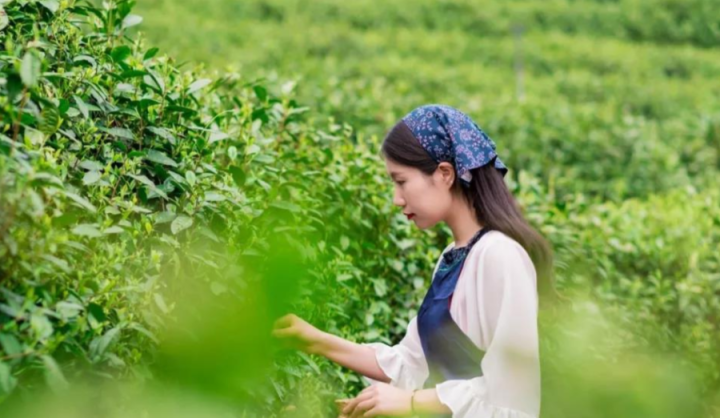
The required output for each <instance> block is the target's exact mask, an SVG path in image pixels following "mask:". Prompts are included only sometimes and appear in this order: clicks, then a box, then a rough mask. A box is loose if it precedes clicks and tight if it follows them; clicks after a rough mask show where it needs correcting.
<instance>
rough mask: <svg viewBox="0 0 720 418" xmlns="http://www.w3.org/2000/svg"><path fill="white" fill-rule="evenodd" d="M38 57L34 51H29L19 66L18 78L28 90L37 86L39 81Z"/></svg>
mask: <svg viewBox="0 0 720 418" xmlns="http://www.w3.org/2000/svg"><path fill="white" fill-rule="evenodd" d="M41 65H42V63H41V62H40V57H39V56H38V54H37V52H35V50H33V49H31V50H29V51H27V52H26V53H25V55H24V56H23V59H22V63H21V64H20V78H21V79H22V82H23V84H25V86H27V87H28V88H33V87H35V86H37V83H38V80H39V79H40V67H41Z"/></svg>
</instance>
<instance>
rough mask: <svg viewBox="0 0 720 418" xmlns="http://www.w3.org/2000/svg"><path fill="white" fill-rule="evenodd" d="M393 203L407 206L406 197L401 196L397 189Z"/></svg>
mask: <svg viewBox="0 0 720 418" xmlns="http://www.w3.org/2000/svg"><path fill="white" fill-rule="evenodd" d="M393 204H394V205H396V206H405V199H403V198H402V196H400V193H398V192H397V190H395V194H394V195H393Z"/></svg>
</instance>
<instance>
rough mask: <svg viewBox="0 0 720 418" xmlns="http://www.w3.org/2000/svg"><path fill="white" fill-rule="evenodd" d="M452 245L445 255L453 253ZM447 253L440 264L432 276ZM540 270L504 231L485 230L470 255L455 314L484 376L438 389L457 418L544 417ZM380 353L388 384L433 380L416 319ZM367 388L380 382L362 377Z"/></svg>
mask: <svg viewBox="0 0 720 418" xmlns="http://www.w3.org/2000/svg"><path fill="white" fill-rule="evenodd" d="M453 246H454V243H450V245H448V246H447V247H445V249H444V250H443V254H444V253H445V252H446V251H448V250H449V249H451V248H452V247H453ZM441 259H442V255H441V256H440V258H439V259H438V261H437V263H436V264H435V270H434V271H433V277H434V276H435V272H436V271H437V269H438V266H439V265H440V260H441ZM536 282H537V275H536V271H535V266H534V265H533V263H532V260H531V259H530V256H529V255H528V253H527V252H526V251H525V249H524V248H523V247H522V246H521V245H520V244H519V243H518V242H517V241H515V240H514V239H513V238H511V237H510V236H508V235H506V234H504V233H503V232H500V231H496V230H491V231H488V232H487V233H486V234H485V235H484V236H483V237H481V238H480V240H479V241H478V242H476V243H475V245H474V246H473V247H472V248H471V249H470V252H469V253H468V255H467V258H466V260H465V264H464V265H463V268H462V271H461V272H460V276H459V278H458V282H457V285H456V288H455V292H454V295H453V299H452V303H451V306H450V316H451V317H452V318H453V320H455V322H456V323H457V325H458V326H459V327H460V329H461V330H462V331H463V332H464V333H465V334H467V335H468V337H470V339H471V340H472V341H473V342H474V343H475V345H477V346H478V348H480V349H481V350H483V351H485V356H484V357H483V359H482V362H481V367H482V372H483V375H482V376H480V377H475V378H471V379H458V380H447V381H445V382H442V383H439V384H437V385H436V386H435V389H436V390H437V395H438V398H439V399H440V402H442V403H443V404H445V405H447V406H448V407H449V408H450V410H452V417H453V418H490V417H493V418H537V417H538V416H539V415H540V358H539V357H540V356H539V345H538V326H537V317H538V303H539V301H538V296H537V283H536ZM362 345H367V346H371V347H373V348H374V349H375V355H376V358H377V361H378V365H379V366H380V368H381V369H382V370H383V371H384V372H385V374H386V375H387V376H388V377H389V378H390V379H391V382H390V385H392V386H396V387H400V388H403V389H409V390H412V389H422V387H423V384H424V383H425V380H426V379H427V378H428V376H429V371H428V366H427V362H426V360H425V355H424V352H423V349H422V346H421V344H420V336H419V334H418V329H417V315H416V316H414V317H413V318H412V319H411V320H410V322H409V324H408V328H407V333H406V334H405V337H404V338H403V339H402V341H400V342H399V343H398V344H396V345H394V346H389V345H387V344H384V343H380V342H372V343H363V344H362ZM363 379H365V380H366V381H367V382H368V383H369V384H371V385H372V384H376V383H378V382H379V381H377V380H374V379H371V378H369V377H366V376H363Z"/></svg>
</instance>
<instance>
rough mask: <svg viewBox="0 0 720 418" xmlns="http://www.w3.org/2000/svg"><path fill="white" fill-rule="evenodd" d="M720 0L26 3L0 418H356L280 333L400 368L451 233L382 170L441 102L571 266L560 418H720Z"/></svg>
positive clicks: (545, 358)
mask: <svg viewBox="0 0 720 418" xmlns="http://www.w3.org/2000/svg"><path fill="white" fill-rule="evenodd" d="M719 6H720V4H718V2H717V0H686V1H678V0H614V1H613V0H605V1H601V0H595V1H592V0H578V1H568V0H565V1H560V0H547V1H537V0H513V1H504V2H501V1H492V2H475V1H469V0H443V1H430V0H416V1H412V2H410V1H406V0H398V1H393V2H376V1H369V0H357V1H345V2H344V1H337V0H319V1H301V0H247V1H241V2H240V1H231V0H203V1H200V0H141V1H138V2H137V4H134V2H133V1H128V0H106V1H102V2H100V1H97V2H96V1H85V0H61V1H58V0H49V1H35V0H22V1H21V0H10V1H8V0H4V1H0V415H1V416H3V417H6V416H7V417H11V418H15V417H23V418H24V417H38V416H60V417H64V416H67V417H96V416H111V417H136V416H153V417H171V416H172V417H184V416H187V417H197V416H203V417H215V416H217V417H271V418H281V417H303V418H304V417H335V416H337V412H336V410H335V407H334V405H333V400H334V399H338V398H348V397H353V396H355V395H356V394H357V393H358V392H359V391H360V390H361V389H362V388H363V387H364V386H365V385H366V382H365V381H364V380H363V379H362V378H361V376H360V375H358V374H357V373H355V372H352V371H350V370H348V369H345V368H342V367H340V366H338V365H337V364H335V363H332V362H330V361H329V360H327V359H325V358H324V357H321V356H315V355H307V354H304V353H302V352H297V351H289V350H286V349H283V348H281V347H279V346H278V344H277V342H276V341H274V340H272V338H271V336H270V334H269V330H270V329H271V327H272V323H273V321H274V320H275V319H277V318H278V317H279V316H281V315H282V314H285V313H287V312H294V313H296V314H298V315H300V316H302V317H303V318H305V319H306V320H308V321H309V322H311V323H312V324H314V325H315V326H317V327H318V328H320V329H322V330H324V331H327V332H330V333H332V334H335V335H339V336H341V337H343V338H346V339H348V340H350V341H355V342H369V341H381V342H385V343H387V344H396V343H398V342H399V341H400V339H401V338H402V337H403V335H404V334H405V331H406V328H407V324H408V321H409V320H410V318H412V317H413V316H414V315H416V313H417V310H418V308H419V306H420V303H421V301H422V298H423V296H424V295H425V292H426V291H427V289H428V286H429V284H430V281H431V273H432V269H433V266H434V263H435V262H436V261H437V258H438V256H439V255H440V252H441V250H442V249H443V248H444V247H445V246H446V245H447V244H448V243H449V242H451V241H452V239H453V238H452V233H451V231H450V230H449V228H448V227H447V226H445V225H438V226H437V227H434V228H431V229H428V230H419V229H418V228H417V227H415V225H414V224H413V223H412V222H409V221H407V220H406V219H405V217H404V216H403V215H402V213H401V210H399V208H397V207H395V206H393V204H392V196H393V195H392V193H393V184H392V181H391V179H390V178H389V177H388V176H387V174H386V172H385V168H384V163H383V161H382V159H381V157H380V153H379V146H380V144H381V141H382V139H383V136H384V134H385V133H386V132H387V131H388V130H389V129H390V128H391V127H392V126H393V125H394V124H395V122H397V120H399V119H400V118H401V117H402V116H404V115H405V114H406V113H407V112H409V111H410V110H412V109H413V108H415V107H417V106H420V105H422V104H427V103H444V104H448V105H451V106H454V107H457V108H458V109H460V110H462V111H464V112H466V113H468V115H470V116H471V117H472V118H473V119H474V120H475V121H477V123H478V124H479V125H480V126H481V127H482V128H483V130H484V131H485V132H487V133H488V135H489V136H490V137H491V138H492V139H493V140H494V141H495V142H496V144H497V146H498V150H497V151H498V154H499V155H500V156H501V157H502V159H503V161H504V162H505V164H507V166H508V167H509V168H510V171H509V173H508V175H507V177H506V182H507V184H508V186H509V188H510V189H511V191H512V192H513V194H514V195H515V196H516V197H517V199H518V202H519V203H520V204H521V206H522V208H523V211H524V213H525V215H526V216H527V218H528V220H529V221H530V223H531V224H532V225H533V226H534V227H536V228H537V229H538V230H539V231H540V232H541V233H542V234H543V235H544V236H545V237H547V239H548V240H549V241H550V243H551V244H552V246H553V250H554V252H555V266H554V267H555V276H556V277H555V280H556V287H557V291H558V293H559V294H560V295H561V299H560V301H558V302H557V303H555V304H553V305H547V304H546V305H543V304H542V303H541V308H542V309H541V316H540V319H541V324H540V325H541V327H540V336H541V360H542V379H543V382H542V391H543V392H542V393H543V400H542V416H543V417H578V416H582V417H609V416H612V417H659V418H663V417H683V418H685V417H709V418H713V417H720V354H718V353H720V329H719V328H720V252H719V251H718V248H720V13H717V10H720V8H719Z"/></svg>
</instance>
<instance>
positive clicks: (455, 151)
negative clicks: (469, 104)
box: [403, 104, 508, 187]
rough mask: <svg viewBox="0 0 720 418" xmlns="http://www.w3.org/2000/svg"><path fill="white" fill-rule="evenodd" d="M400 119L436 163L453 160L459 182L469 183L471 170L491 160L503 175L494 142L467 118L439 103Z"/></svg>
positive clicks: (503, 165)
mask: <svg viewBox="0 0 720 418" xmlns="http://www.w3.org/2000/svg"><path fill="white" fill-rule="evenodd" d="M403 121H404V122H405V124H406V125H407V126H408V128H410V131H412V133H413V135H414V136H415V138H417V140H418V141H419V142H420V144H421V145H422V146H423V148H425V150H426V151H427V152H428V154H430V156H431V157H432V158H433V159H434V160H435V161H436V162H437V163H440V162H442V161H449V162H454V163H455V171H456V172H457V175H458V177H459V178H460V182H461V184H462V185H463V186H465V187H468V186H470V180H472V174H471V173H470V170H471V169H473V168H477V167H482V166H484V165H485V164H489V163H493V162H494V165H495V168H497V169H498V171H500V173H501V174H502V176H503V177H504V176H505V174H506V173H507V171H508V169H507V167H505V164H503V162H502V161H500V158H499V157H498V156H497V153H496V152H495V143H494V142H493V141H492V139H490V138H489V137H488V136H487V135H486V134H485V132H483V130H482V129H480V127H479V126H477V125H476V124H475V122H473V121H472V119H470V117H469V116H468V115H466V114H464V113H462V112H461V111H459V110H457V109H455V108H453V107H450V106H447V105H441V104H430V105H424V106H420V107H418V108H416V109H414V110H413V111H412V112H410V113H408V114H407V115H406V116H405V117H404V118H403Z"/></svg>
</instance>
